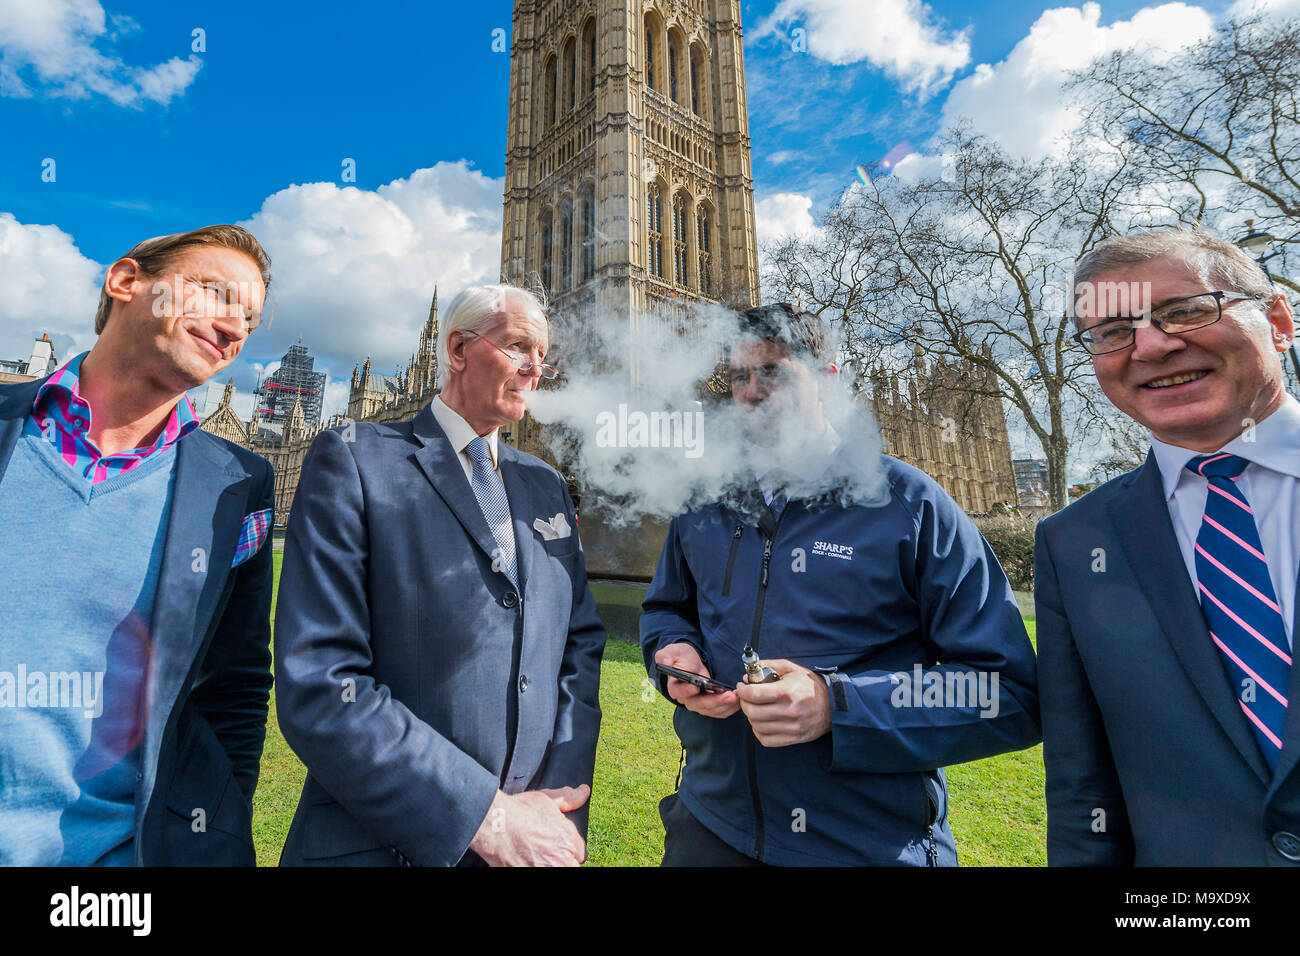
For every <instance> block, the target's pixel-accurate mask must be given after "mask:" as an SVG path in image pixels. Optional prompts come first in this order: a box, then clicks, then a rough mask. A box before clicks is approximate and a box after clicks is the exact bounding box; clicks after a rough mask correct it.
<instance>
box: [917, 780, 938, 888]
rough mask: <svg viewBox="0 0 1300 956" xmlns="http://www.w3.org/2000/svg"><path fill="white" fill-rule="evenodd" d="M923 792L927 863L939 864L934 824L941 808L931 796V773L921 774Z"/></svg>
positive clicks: (929, 864)
mask: <svg viewBox="0 0 1300 956" xmlns="http://www.w3.org/2000/svg"><path fill="white" fill-rule="evenodd" d="M921 792H922V793H924V794H925V808H926V811H927V813H926V824H925V865H926V866H938V865H939V848H938V846H936V845H935V842H934V824H935V820H936V819H938V816H939V808H938V807H937V806H936V805H935V802H934V800H933V799H932V798H931V796H930V775H929V774H927V773H922V774H921Z"/></svg>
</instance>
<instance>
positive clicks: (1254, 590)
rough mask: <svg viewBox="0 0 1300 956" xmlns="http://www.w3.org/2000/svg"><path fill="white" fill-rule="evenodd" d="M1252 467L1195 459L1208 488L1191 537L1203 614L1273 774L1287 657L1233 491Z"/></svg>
mask: <svg viewBox="0 0 1300 956" xmlns="http://www.w3.org/2000/svg"><path fill="white" fill-rule="evenodd" d="M1248 464H1250V462H1248V461H1247V460H1246V459H1244V458H1240V457H1238V456H1237V455H1229V454H1223V453H1220V454H1216V455H1200V456H1198V457H1196V458H1193V459H1192V460H1191V461H1189V462H1188V463H1187V467H1188V469H1190V470H1191V471H1194V472H1196V473H1197V474H1198V475H1201V476H1203V477H1204V478H1205V479H1206V480H1207V481H1208V482H1209V487H1208V488H1207V490H1206V493H1205V494H1206V498H1205V518H1204V520H1203V521H1202V522H1201V530H1200V531H1199V532H1198V533H1197V535H1196V545H1195V548H1196V580H1197V587H1198V589H1199V590H1200V596H1201V612H1202V613H1203V614H1204V615H1205V623H1206V624H1207V625H1208V626H1209V629H1210V637H1211V639H1212V640H1213V641H1214V644H1215V646H1216V647H1217V648H1218V649H1219V656H1220V657H1221V659H1222V660H1223V666H1224V670H1225V671H1226V672H1227V674H1228V677H1229V678H1230V679H1231V680H1232V691H1233V695H1234V696H1235V697H1236V698H1237V703H1238V704H1239V705H1240V706H1241V709H1242V711H1244V712H1245V715H1246V719H1247V720H1249V721H1250V725H1251V728H1252V729H1253V730H1254V732H1255V740H1256V741H1257V742H1258V744H1259V749H1260V751H1261V752H1262V753H1263V754H1264V759H1265V760H1266V761H1267V762H1268V766H1269V769H1270V770H1276V769H1277V761H1278V758H1279V757H1280V756H1281V755H1282V731H1283V727H1284V726H1285V723H1286V705H1287V701H1286V694H1287V688H1288V686H1289V684H1290V682H1291V655H1290V653H1289V645H1288V644H1287V639H1286V627H1285V624H1284V622H1283V620H1282V611H1281V608H1280V607H1279V605H1278V603H1277V595H1276V593H1275V592H1274V590H1273V581H1272V578H1270V577H1269V573H1268V561H1267V559H1266V558H1265V557H1264V546H1263V545H1262V544H1261V543H1260V539H1259V529H1258V528H1257V527H1256V526H1255V512H1254V511H1253V510H1252V509H1251V507H1250V502H1249V501H1247V500H1246V496H1245V494H1243V493H1242V491H1241V489H1240V488H1238V487H1237V477H1238V476H1239V475H1240V474H1241V473H1242V472H1243V471H1244V470H1245V468H1246V466H1247V465H1248Z"/></svg>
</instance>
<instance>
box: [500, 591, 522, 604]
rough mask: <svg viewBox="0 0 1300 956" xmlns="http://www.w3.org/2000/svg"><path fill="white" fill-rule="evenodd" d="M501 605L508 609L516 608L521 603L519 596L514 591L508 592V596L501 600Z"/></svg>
mask: <svg viewBox="0 0 1300 956" xmlns="http://www.w3.org/2000/svg"><path fill="white" fill-rule="evenodd" d="M501 603H502V604H504V605H505V606H506V607H514V606H515V605H516V604H518V603H519V595H518V594H516V593H515V592H514V591H507V592H506V596H505V597H503V598H502V599H501Z"/></svg>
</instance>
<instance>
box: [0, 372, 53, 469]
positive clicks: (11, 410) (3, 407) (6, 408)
mask: <svg viewBox="0 0 1300 956" xmlns="http://www.w3.org/2000/svg"><path fill="white" fill-rule="evenodd" d="M46 378H49V376H48V375H47V376H45V378H40V379H37V380H36V381H34V382H24V383H23V384H22V385H19V386H18V387H16V388H7V389H5V390H4V391H3V393H0V475H3V474H4V473H5V469H6V468H8V467H9V458H10V456H11V455H13V453H14V446H15V445H17V444H18V436H19V435H21V434H22V433H23V425H24V423H25V422H26V421H27V416H28V415H30V414H31V412H32V402H34V401H36V393H37V392H38V391H39V390H40V387H41V386H42V385H44V384H45V379H46Z"/></svg>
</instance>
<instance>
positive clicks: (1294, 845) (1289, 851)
mask: <svg viewBox="0 0 1300 956" xmlns="http://www.w3.org/2000/svg"><path fill="white" fill-rule="evenodd" d="M1273 848H1274V849H1275V850H1277V852H1278V853H1281V854H1282V855H1283V856H1284V857H1286V858H1287V859H1288V860H1295V861H1297V862H1300V837H1298V836H1296V835H1295V834H1294V833H1288V832H1287V831H1286V830H1279V831H1278V832H1277V833H1274V834H1273Z"/></svg>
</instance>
